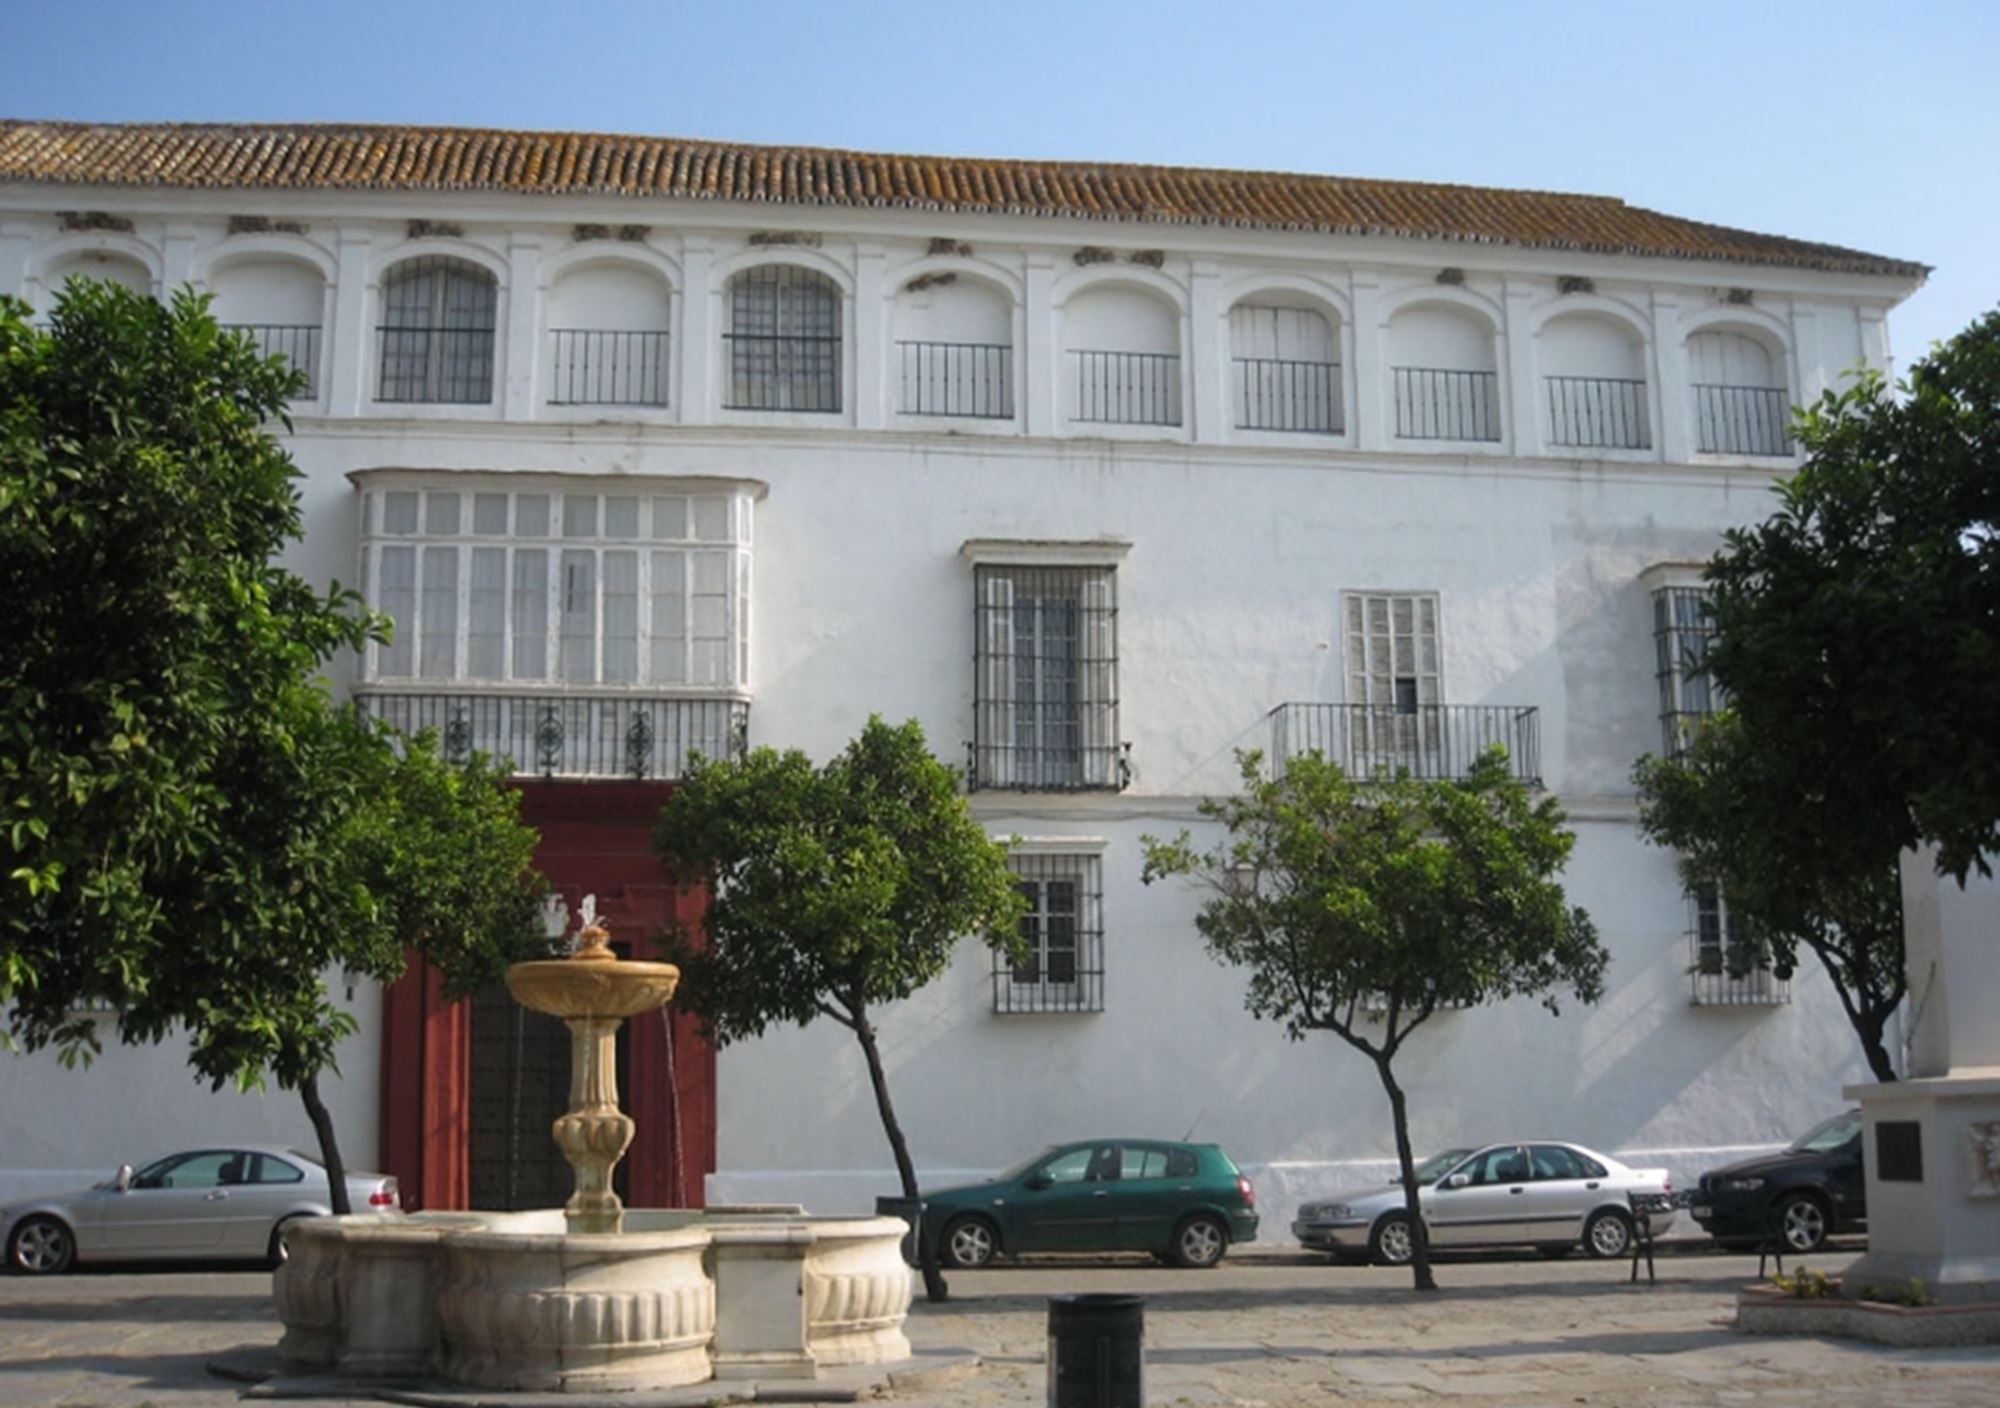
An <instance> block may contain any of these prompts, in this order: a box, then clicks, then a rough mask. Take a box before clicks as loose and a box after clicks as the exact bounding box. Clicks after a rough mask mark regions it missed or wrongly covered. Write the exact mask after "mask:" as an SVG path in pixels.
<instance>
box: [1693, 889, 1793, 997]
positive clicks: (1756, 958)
mask: <svg viewBox="0 0 2000 1408" xmlns="http://www.w3.org/2000/svg"><path fill="white" fill-rule="evenodd" d="M1687 906H1688V929H1689V933H1688V945H1689V949H1690V953H1691V957H1692V960H1693V961H1692V965H1691V971H1692V974H1693V980H1694V995H1693V1002H1694V1004H1695V1005H1696V1006H1697V1007H1757V1006H1768V1005H1772V1004H1776V1003H1781V1002H1789V1001H1790V1000H1791V995H1792V993H1791V983H1790V981H1789V980H1790V976H1791V975H1790V973H1789V971H1786V970H1774V969H1773V968H1772V966H1771V964H1770V961H1769V955H1768V954H1767V953H1766V951H1765V949H1764V946H1763V944H1762V943H1760V942H1759V941H1758V939H1757V936H1756V933H1755V931H1754V930H1753V929H1752V928H1751V926H1750V923H1749V921H1748V920H1746V919H1743V918H1742V917H1740V916H1739V915H1737V914H1735V913H1733V912H1732V911H1731V910H1730V908H1729V905H1728V902H1727V901H1726V900H1725V899H1724V898H1723V896H1722V895H1721V894H1720V893H1719V892H1718V891H1716V890H1714V889H1711V888H1705V887H1704V888H1699V889H1693V890H1689V891H1688V892H1687Z"/></svg>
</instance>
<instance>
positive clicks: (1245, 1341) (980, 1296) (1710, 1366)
mask: <svg viewBox="0 0 2000 1408" xmlns="http://www.w3.org/2000/svg"><path fill="white" fill-rule="evenodd" d="M1845 1260H1846V1258H1845V1257H1844V1256H1835V1257H1826V1258H1819V1259H1815V1261H1814V1263H1813V1264H1814V1265H1817V1266H1820V1267H1821V1268H1822V1269H1825V1270H1827V1271H1829V1272H1831V1271H1836V1270H1838V1268H1839V1266H1840V1265H1841V1264H1842V1262H1844V1261H1845ZM1755 1272H1756V1259H1755V1258H1754V1257H1753V1258H1749V1259H1747V1260H1746V1259H1744V1258H1740V1257H1713V1256H1699V1257H1696V1256H1688V1257H1673V1258H1663V1259H1662V1260H1661V1262H1660V1266H1659V1276H1660V1279H1659V1283H1658V1284H1657V1285H1653V1286H1648V1285H1646V1284H1645V1283H1644V1281H1643V1279H1642V1281H1641V1283H1640V1284H1639V1285H1637V1286H1633V1285H1630V1284H1628V1283H1627V1281H1626V1274H1627V1272H1626V1267H1625V1266H1624V1265H1623V1264H1606V1263H1600V1262H1590V1261H1586V1260H1583V1259H1581V1258H1577V1259H1572V1260H1569V1261H1563V1262H1541V1261H1501V1260H1492V1261H1484V1260H1482V1261H1474V1262H1452V1263H1447V1264H1445V1265H1444V1266H1442V1267H1440V1269H1439V1280H1440V1281H1441V1282H1442V1283H1443V1285H1444V1287H1445V1289H1444V1290H1443V1291H1441V1292H1440V1293H1438V1294H1437V1295H1435V1296H1418V1295H1416V1293H1414V1292H1413V1291H1411V1290H1410V1289H1409V1279H1408V1274H1407V1273H1406V1272H1392V1271H1387V1270H1374V1269H1366V1268H1344V1267H1330V1266H1326V1265H1324V1264H1320V1263H1316V1262H1313V1261H1309V1260H1307V1259H1305V1258H1303V1257H1300V1256H1284V1255H1275V1256H1273V1255H1265V1256H1257V1257H1252V1256H1232V1257H1231V1258H1230V1259H1229V1261H1228V1262H1226V1263H1224V1265H1223V1266H1222V1267H1221V1268H1220V1269H1218V1270H1216V1271H1212V1272H1182V1271H1168V1270H1164V1269H1161V1268H1157V1267H1153V1266H1151V1265H1150V1264H1147V1265H1141V1264H1137V1263H1123V1264H1120V1263H1115V1262H1090V1263H1084V1262H1067V1263H1061V1264H1056V1263H1046V1264H1040V1265H1031V1266H1026V1267H1009V1268H1002V1269H999V1270H994V1271H987V1272H980V1273H954V1274H953V1276H952V1278H951V1279H952V1292H953V1298H952V1300H951V1301H950V1302H948V1303H947V1304H945V1305H942V1306H929V1305H925V1304H923V1303H922V1301H921V1300H919V1302H918V1304H917V1306H916V1307H915V1308H914V1310H913V1312H912V1316H911V1320H910V1337H911V1339H912V1340H913V1341H914V1342H916V1343H917V1344H918V1345H919V1346H925V1347H945V1346H964V1347H968V1348H970V1349H972V1350H974V1351H976V1352H977V1353H978V1354H979V1355H980V1357H981V1362H980V1364H979V1366H978V1367H977V1368H976V1369H974V1370H972V1371H971V1372H969V1373H967V1374H964V1375H962V1376H960V1377H957V1378H953V1379H951V1380H950V1381H948V1382H932V1383H929V1384H925V1385H919V1386H915V1387H912V1388H909V1389H905V1390H896V1391H891V1392H889V1393H888V1394H887V1395H886V1399H885V1404H886V1405H888V1406H889V1408H947V1406H948V1408H1015V1406H1016V1405H1027V1404H1036V1405H1039V1404H1043V1403H1045V1402H1046V1401H1047V1385H1046V1377H1045V1367H1044V1353H1045V1349H1046V1332H1047V1320H1048V1311H1047V1305H1048V1300H1047V1298H1048V1297H1049V1296H1051V1295H1059V1294H1065V1293H1070V1292H1078V1291H1130V1292H1137V1293H1139V1294H1142V1295H1144V1296H1145V1297H1146V1298H1147V1307H1146V1330H1147V1336H1146V1339H1147V1351H1146V1374H1147V1390H1148V1391H1147V1402H1148V1403H1149V1405H1152V1406H1153V1408H1218V1406H1219V1408H1239V1405H1240V1408H1294V1406H1295V1405H1297V1406H1298V1408H1304V1405H1343V1408H1345V1406H1346V1405H1373V1404H1384V1405H1387V1404H1398V1405H1400V1404H1411V1403H1431V1404H1436V1403H1439V1402H1443V1401H1450V1400H1464V1401H1465V1402H1467V1403H1468V1404H1471V1405H1478V1408H1529V1406H1530V1405H1533V1408H1544V1405H1553V1406H1555V1408H1560V1405H1572V1404H1583V1405H1597V1406H1598V1408H1606V1406H1607V1405H1608V1406H1610V1408H1623V1405H1644V1408H1654V1406H1655V1405H1659V1406H1660V1408H1668V1406H1669V1405H1671V1406H1672V1408H1680V1405H1688V1406H1689V1408H1711V1405H1714V1406H1717V1408H1719V1406H1720V1405H1731V1406H1732V1408H1733V1406H1734V1405H1742V1404H1770V1405H1792V1404H1797V1405H1802V1406H1804V1405H1810V1408H1846V1405H1857V1406H1858V1405H1868V1406H1869V1408H1876V1405H1883V1406H1884V1408H1932V1405H1937V1408H1946V1405H1949V1408H1985V1405H1993V1408H2000V1348H1983V1349H1970V1350H1892V1349H1885V1348H1881V1347H1879V1346H1874V1345H1864V1344H1856V1343H1851V1342H1847V1341H1839V1340H1822V1339H1759V1338H1752V1337H1749V1336H1744V1335H1739V1334H1737V1333H1736V1332H1735V1330H1734V1329H1732V1328H1731V1314H1732V1307H1733V1296H1734V1292H1735V1288H1736V1287H1737V1286H1739V1285H1741V1284H1743V1283H1745V1282H1747V1281H1749V1280H1751V1279H1753V1278H1754V1276H1755ZM278 1335H279V1327H278V1324H277V1320H276V1317H275V1314H274V1312H273V1310H272V1306H271V1299H270V1277H269V1275H268V1274H266V1273H261V1272H250V1271H241V1272H214V1273H210V1272H185V1271H183V1272H150V1273H117V1274H83V1275H77V1276H68V1277H61V1278H57V1279H53V1280H39V1279H30V1278H26V1277H20V1276H0V1408H141V1405H146V1404H152V1405H156V1406H157V1408H237V1405H236V1398H237V1393H238V1390H239V1388H240V1385H236V1384H231V1383H227V1382H225V1381H222V1380H219V1379H216V1378H213V1377H211V1376H210V1375H209V1374H208V1372H207V1368H206V1365H207V1362H208V1359H209V1358H210V1356H212V1355H214V1354H217V1353H220V1352H223V1351H228V1350H243V1349H252V1348H257V1347H269V1346H272V1345H275V1344H276V1343H277V1340H278ZM600 1402H601V1403H604V1404H608V1405H617V1404H618V1403H619V1400H618V1399H616V1398H613V1399H609V1400H601V1401H600ZM624 1403H625V1404H626V1405H628V1406H629V1408H638V1405H637V1404H636V1403H635V1400H634V1399H633V1398H632V1397H627V1398H626V1399H625V1400H624ZM587 1404H589V1400H578V1408H586V1405H587Z"/></svg>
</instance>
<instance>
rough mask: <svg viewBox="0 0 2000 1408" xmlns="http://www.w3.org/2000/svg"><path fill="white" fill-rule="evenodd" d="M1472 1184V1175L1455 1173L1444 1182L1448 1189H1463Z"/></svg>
mask: <svg viewBox="0 0 2000 1408" xmlns="http://www.w3.org/2000/svg"><path fill="white" fill-rule="evenodd" d="M1470 1182H1472V1175H1471V1174H1469V1173H1454V1174H1453V1175H1452V1176H1451V1177H1449V1178H1447V1179H1446V1180H1445V1181H1444V1186H1445V1187H1447V1188H1463V1187H1465V1186H1466V1185H1467V1184H1468V1183H1470Z"/></svg>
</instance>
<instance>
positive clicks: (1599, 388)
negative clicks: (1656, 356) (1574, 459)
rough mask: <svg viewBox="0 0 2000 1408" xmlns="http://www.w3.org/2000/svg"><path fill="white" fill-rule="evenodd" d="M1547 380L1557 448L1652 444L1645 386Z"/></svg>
mask: <svg viewBox="0 0 2000 1408" xmlns="http://www.w3.org/2000/svg"><path fill="white" fill-rule="evenodd" d="M1547 381H1548V384H1549V443H1550V444H1551V445H1565V446H1570V447H1572V448H1577V449H1593V450H1644V449H1646V448H1648V447H1649V446H1651V445H1652V443H1653V433H1652V431H1651V429H1650V428H1649V427H1648V425H1647V422H1646V383H1645V382H1643V381H1637V380H1632V379H1628V378H1625V377H1609V376H1552V377H1549V378H1547Z"/></svg>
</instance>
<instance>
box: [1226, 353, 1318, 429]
mask: <svg viewBox="0 0 2000 1408" xmlns="http://www.w3.org/2000/svg"><path fill="white" fill-rule="evenodd" d="M1236 379H1237V402H1236V427H1237V429H1239V430H1298V431H1307V432H1310V433H1313V434H1317V435H1338V434H1340V429H1341V424H1340V363H1338V362H1297V361H1289V360H1286V359H1283V358H1278V357H1238V358H1237V359H1236Z"/></svg>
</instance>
